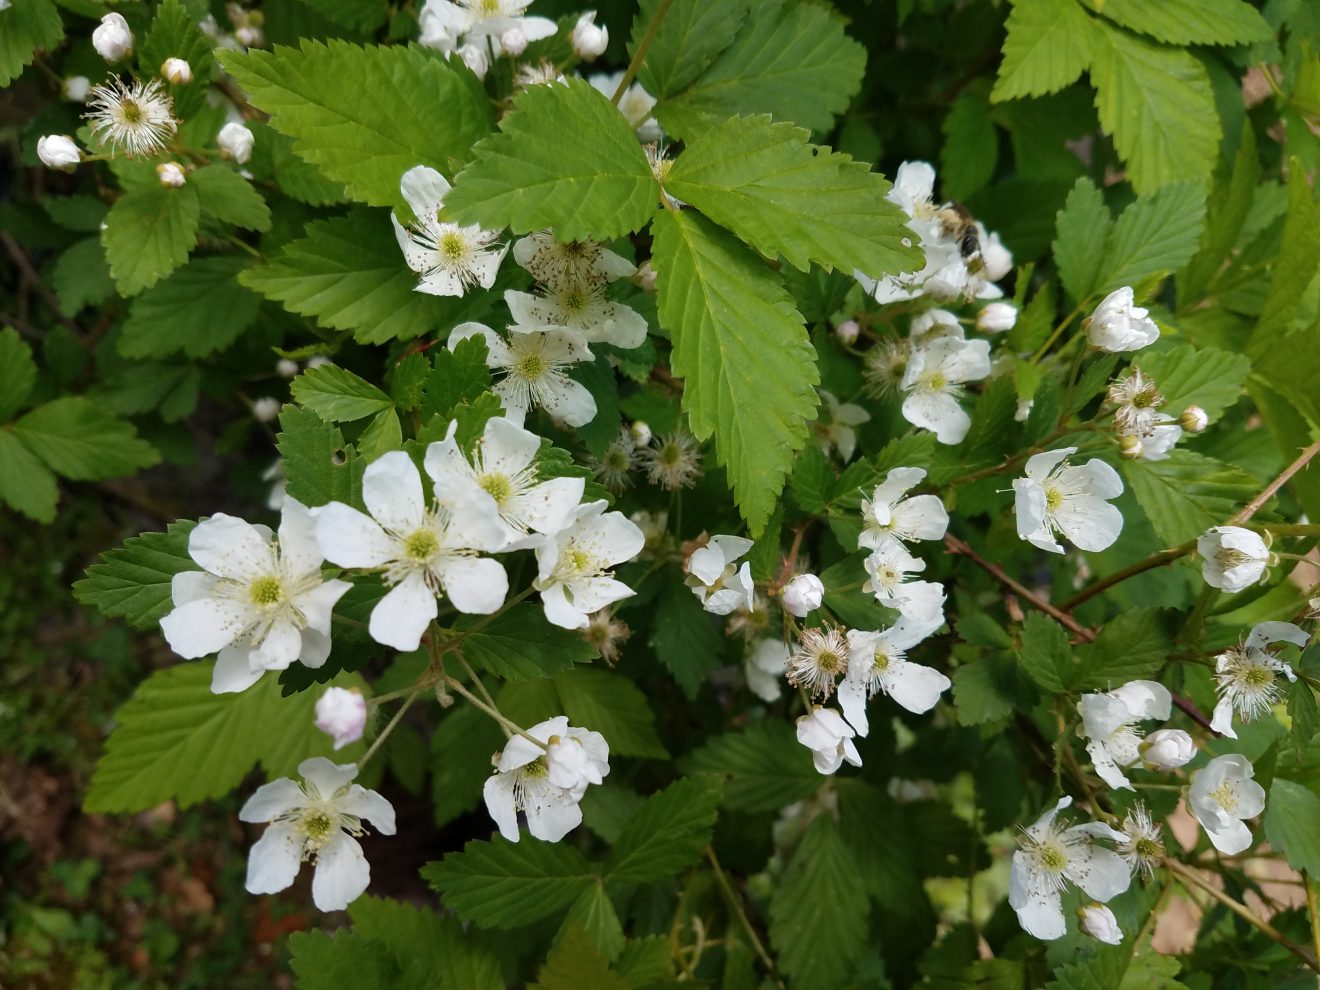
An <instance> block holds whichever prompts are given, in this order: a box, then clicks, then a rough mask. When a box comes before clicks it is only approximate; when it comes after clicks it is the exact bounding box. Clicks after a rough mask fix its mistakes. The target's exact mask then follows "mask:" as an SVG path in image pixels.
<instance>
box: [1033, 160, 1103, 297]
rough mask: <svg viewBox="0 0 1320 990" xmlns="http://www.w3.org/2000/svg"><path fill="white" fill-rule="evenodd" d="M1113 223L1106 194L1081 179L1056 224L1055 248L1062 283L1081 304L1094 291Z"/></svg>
mask: <svg viewBox="0 0 1320 990" xmlns="http://www.w3.org/2000/svg"><path fill="white" fill-rule="evenodd" d="M1112 223H1113V220H1112V218H1111V217H1110V214H1109V207H1107V206H1105V197H1104V194H1103V193H1102V192H1101V191H1100V190H1099V189H1098V188H1097V187H1096V185H1095V183H1093V182H1092V181H1091V180H1090V179H1088V178H1085V177H1083V178H1080V179H1078V180H1077V184H1076V185H1074V186H1073V188H1072V192H1070V193H1068V200H1067V202H1065V203H1064V205H1063V209H1062V210H1060V211H1059V213H1058V216H1057V217H1056V219H1055V221H1054V228H1055V235H1054V245H1053V251H1054V264H1055V265H1056V266H1057V267H1058V269H1059V281H1061V282H1062V283H1063V287H1064V288H1065V289H1067V290H1068V295H1070V296H1072V298H1073V299H1075V300H1077V301H1078V302H1080V301H1082V300H1083V299H1086V298H1087V297H1088V296H1090V295H1091V293H1092V292H1093V291H1094V289H1095V285H1096V282H1097V281H1098V275H1099V271H1100V261H1101V258H1102V257H1103V256H1104V252H1105V243H1106V242H1107V241H1108V239H1109V229H1110V227H1111V225H1112ZM1038 298H1039V297H1038Z"/></svg>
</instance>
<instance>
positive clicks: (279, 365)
mask: <svg viewBox="0 0 1320 990" xmlns="http://www.w3.org/2000/svg"><path fill="white" fill-rule="evenodd" d="M297 373H298V362H297V361H294V360H292V359H290V358H280V359H279V360H278V361H276V362H275V374H277V375H279V376H280V377H281V378H292V377H293V376H294V375H296V374H297Z"/></svg>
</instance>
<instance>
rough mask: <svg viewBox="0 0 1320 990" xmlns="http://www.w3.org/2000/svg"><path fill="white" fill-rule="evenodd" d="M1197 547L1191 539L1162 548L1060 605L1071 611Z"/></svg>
mask: <svg viewBox="0 0 1320 990" xmlns="http://www.w3.org/2000/svg"><path fill="white" fill-rule="evenodd" d="M1195 549H1196V541H1195V540H1190V541H1188V542H1187V543H1182V544H1179V545H1178V546H1176V547H1171V548H1169V549H1168V550H1160V551H1159V552H1158V553H1153V554H1151V555H1150V556H1149V557H1147V558H1146V559H1145V560H1139V561H1137V562H1136V563H1135V564H1129V565H1128V566H1127V567H1124V568H1123V569H1122V570H1119V571H1115V572H1114V573H1113V574H1110V575H1109V576H1108V577H1104V578H1101V579H1100V580H1099V581H1097V582H1095V584H1093V585H1091V586H1090V587H1088V588H1083V589H1082V590H1081V591H1079V592H1078V593H1077V594H1075V595H1073V596H1072V597H1071V598H1069V599H1068V600H1067V601H1066V602H1064V603H1063V604H1062V605H1061V606H1059V607H1060V608H1062V609H1063V610H1064V611H1065V612H1071V611H1073V610H1074V609H1075V608H1077V606H1078V605H1081V604H1082V603H1083V602H1088V601H1090V600H1091V599H1092V598H1094V597H1095V596H1096V595H1098V594H1100V593H1101V592H1103V591H1106V590H1108V589H1109V588H1112V587H1113V586H1114V585H1116V584H1118V583H1119V582H1121V581H1126V580H1127V579H1128V578H1130V577H1134V576H1136V575H1137V574H1141V573H1144V572H1145V571H1149V570H1153V569H1154V568H1156V567H1163V566H1164V565H1165V564H1171V563H1173V562H1174V561H1175V560H1177V559H1178V558H1179V557H1185V556H1187V555H1188V554H1189V553H1191V552H1192V551H1193V550H1195Z"/></svg>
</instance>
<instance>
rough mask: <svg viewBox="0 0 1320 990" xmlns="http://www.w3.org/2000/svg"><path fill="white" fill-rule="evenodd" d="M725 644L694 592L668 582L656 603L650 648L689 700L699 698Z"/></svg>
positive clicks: (675, 583) (676, 583)
mask: <svg viewBox="0 0 1320 990" xmlns="http://www.w3.org/2000/svg"><path fill="white" fill-rule="evenodd" d="M722 640H723V637H722V636H721V635H720V627H719V626H718V625H717V624H716V623H715V622H714V620H713V618H712V616H711V614H710V613H709V612H707V611H706V610H705V609H703V608H702V607H701V603H700V602H699V601H697V599H696V596H694V595H693V594H692V589H691V588H689V587H687V585H685V584H682V583H680V582H679V581H678V580H676V579H675V580H671V581H669V582H667V583H666V584H665V587H664V590H663V591H661V592H660V600H659V601H658V602H657V603H656V610H655V624H654V625H653V626H652V631H651V640H650V642H651V648H652V649H654V650H655V655H656V657H658V658H659V660H660V662H661V663H662V664H664V665H665V669H666V670H668V671H669V673H671V674H672V675H673V676H674V680H675V681H677V682H678V686H679V687H680V688H682V689H683V694H685V695H686V696H687V697H688V698H695V697H696V696H697V692H698V691H699V690H701V685H702V683H703V682H704V681H705V679H706V677H707V676H708V675H709V674H710V672H711V671H712V670H714V669H715V668H716V667H718V666H719V663H720V652H721V648H722V647H723V645H724V644H723V642H722Z"/></svg>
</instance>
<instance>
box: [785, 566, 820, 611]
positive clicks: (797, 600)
mask: <svg viewBox="0 0 1320 990" xmlns="http://www.w3.org/2000/svg"><path fill="white" fill-rule="evenodd" d="M824 598H825V585H823V584H821V581H820V578H818V577H816V575H814V574H799V575H797V577H795V578H793V580H792V581H789V582H788V584H786V585H784V611H786V612H788V613H789V614H790V615H796V616H797V617H798V618H799V619H801V618H802V617H803V616H805V615H807V614H808V613H810V612H814V611H815V610H816V609H818V608H820V603H821V601H823V600H824Z"/></svg>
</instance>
